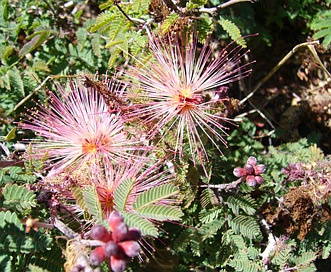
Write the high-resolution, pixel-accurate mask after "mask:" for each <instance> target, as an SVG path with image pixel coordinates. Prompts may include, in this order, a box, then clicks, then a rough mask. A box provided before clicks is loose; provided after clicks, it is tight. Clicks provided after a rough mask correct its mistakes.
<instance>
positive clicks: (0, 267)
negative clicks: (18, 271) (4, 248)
mask: <svg viewBox="0 0 331 272" xmlns="http://www.w3.org/2000/svg"><path fill="white" fill-rule="evenodd" d="M12 258H13V257H12V256H10V255H8V254H5V252H1V253H0V271H3V272H12V271H13V268H12Z"/></svg>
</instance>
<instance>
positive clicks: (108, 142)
mask: <svg viewBox="0 0 331 272" xmlns="http://www.w3.org/2000/svg"><path fill="white" fill-rule="evenodd" d="M108 87H109V88H110V89H111V90H110V91H114V92H116V91H117V88H118V86H117V85H116V84H111V85H109V86H108ZM49 95H50V99H49V101H48V104H49V105H48V106H40V107H39V109H38V110H36V111H34V112H32V111H31V112H30V113H29V114H28V117H29V118H28V119H27V120H23V121H22V122H21V123H20V126H21V127H22V128H23V129H28V130H32V131H34V132H35V133H36V134H38V135H39V136H41V137H42V138H43V139H42V140H36V141H34V142H33V153H32V156H33V157H34V158H42V157H44V156H46V157H47V158H48V159H49V161H50V164H51V166H52V167H53V168H52V170H51V173H52V174H56V173H59V172H62V171H63V170H65V169H66V168H67V167H69V166H70V169H73V167H74V168H75V169H77V167H79V165H81V164H83V163H84V162H85V163H87V164H93V163H116V162H117V161H118V160H120V159H122V158H128V157H129V156H128V155H127V151H128V150H134V149H135V148H137V145H135V143H134V142H133V141H131V140H129V139H127V137H126V134H125V132H124V130H123V128H124V127H123V122H122V120H121V118H120V115H119V113H116V114H110V113H109V111H108V106H107V104H106V103H105V102H104V99H103V97H102V96H101V95H100V94H99V93H98V92H97V90H96V89H95V88H92V87H89V88H86V87H84V86H78V85H77V84H74V83H73V82H70V90H69V92H67V91H66V90H65V89H64V88H62V87H61V86H59V85H58V86H57V91H56V92H55V93H53V92H50V94H49Z"/></svg>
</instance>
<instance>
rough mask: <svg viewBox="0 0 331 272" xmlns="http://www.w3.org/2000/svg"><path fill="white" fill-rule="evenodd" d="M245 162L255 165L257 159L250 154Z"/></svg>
mask: <svg viewBox="0 0 331 272" xmlns="http://www.w3.org/2000/svg"><path fill="white" fill-rule="evenodd" d="M247 163H248V164H250V165H252V166H255V165H256V163H257V159H256V158H255V157H253V156H250V157H249V158H248V160H247Z"/></svg>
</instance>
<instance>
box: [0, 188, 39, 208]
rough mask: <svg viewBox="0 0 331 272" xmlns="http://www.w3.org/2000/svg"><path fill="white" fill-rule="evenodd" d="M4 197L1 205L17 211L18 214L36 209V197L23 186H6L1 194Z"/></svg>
mask: <svg viewBox="0 0 331 272" xmlns="http://www.w3.org/2000/svg"><path fill="white" fill-rule="evenodd" d="M2 194H3V196H4V199H5V201H4V203H3V205H5V206H7V207H8V208H9V209H14V210H17V211H18V212H20V213H23V212H24V211H25V212H29V211H30V210H31V209H32V208H33V207H36V205H37V203H36V195H35V194H34V192H32V191H29V190H28V189H27V188H26V187H25V186H18V185H17V184H7V185H6V186H5V188H4V190H3V192H2Z"/></svg>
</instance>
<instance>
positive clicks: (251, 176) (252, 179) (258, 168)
mask: <svg viewBox="0 0 331 272" xmlns="http://www.w3.org/2000/svg"><path fill="white" fill-rule="evenodd" d="M265 170H266V167H265V165H264V164H257V159H256V158H255V157H253V156H251V157H249V158H248V160H247V162H246V164H245V165H244V168H241V167H236V168H235V169H233V174H234V175H235V176H236V177H238V178H241V179H244V178H245V180H246V183H247V185H248V186H255V185H256V184H261V183H263V181H264V179H263V177H262V176H261V174H262V173H264V172H265Z"/></svg>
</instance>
